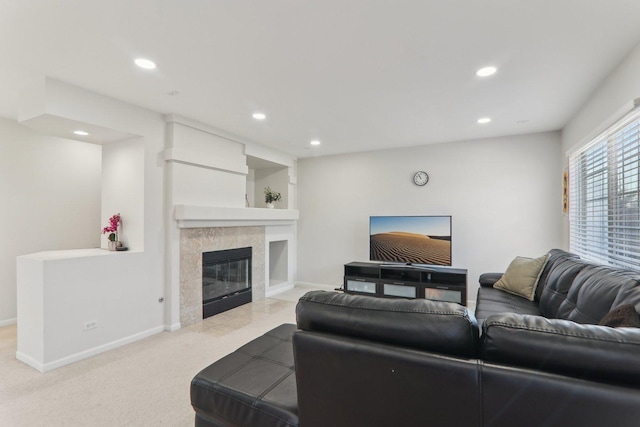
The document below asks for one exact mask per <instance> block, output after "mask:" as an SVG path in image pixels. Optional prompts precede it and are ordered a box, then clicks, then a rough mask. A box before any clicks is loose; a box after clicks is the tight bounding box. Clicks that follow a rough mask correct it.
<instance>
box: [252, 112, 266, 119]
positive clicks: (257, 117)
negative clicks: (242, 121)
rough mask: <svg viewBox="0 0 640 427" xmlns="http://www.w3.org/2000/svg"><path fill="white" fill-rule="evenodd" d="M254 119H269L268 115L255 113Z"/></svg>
mask: <svg viewBox="0 0 640 427" xmlns="http://www.w3.org/2000/svg"><path fill="white" fill-rule="evenodd" d="M252 117H253V118H254V119H256V120H264V119H266V118H267V115H266V114H264V113H253V116H252Z"/></svg>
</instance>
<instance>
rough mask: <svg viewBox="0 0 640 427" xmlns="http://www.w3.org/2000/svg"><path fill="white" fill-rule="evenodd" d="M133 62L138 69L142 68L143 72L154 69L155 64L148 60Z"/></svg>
mask: <svg viewBox="0 0 640 427" xmlns="http://www.w3.org/2000/svg"><path fill="white" fill-rule="evenodd" d="M134 62H135V63H136V65H137V66H138V67H140V68H144V69H145V70H153V69H154V68H156V63H155V62H153V61H151V60H149V59H144V58H138V59H136V60H135V61H134Z"/></svg>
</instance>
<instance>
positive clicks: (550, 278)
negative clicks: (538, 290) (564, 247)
mask: <svg viewBox="0 0 640 427" xmlns="http://www.w3.org/2000/svg"><path fill="white" fill-rule="evenodd" d="M593 268H594V265H593V264H590V263H589V262H587V261H584V260H581V259H575V258H572V257H563V258H560V259H557V260H555V262H554V264H553V268H552V269H551V270H550V271H549V272H548V275H547V277H546V278H545V281H544V282H538V285H539V286H542V287H543V289H542V294H541V296H540V313H541V314H542V315H543V316H545V317H549V318H556V317H558V309H559V308H560V305H562V303H563V302H564V301H565V300H566V299H567V295H568V294H569V289H571V286H572V285H573V282H574V280H575V279H576V276H578V274H580V273H581V272H582V271H583V270H586V271H585V274H586V275H588V274H589V272H590V271H591V270H592V269H593ZM596 323H597V322H596Z"/></svg>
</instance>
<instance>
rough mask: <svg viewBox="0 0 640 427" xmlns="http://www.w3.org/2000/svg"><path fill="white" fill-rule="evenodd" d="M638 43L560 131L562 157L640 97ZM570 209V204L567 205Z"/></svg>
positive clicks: (565, 232)
mask: <svg viewBox="0 0 640 427" xmlns="http://www.w3.org/2000/svg"><path fill="white" fill-rule="evenodd" d="M639 76H640V44H638V45H637V46H636V47H635V48H634V49H633V50H632V51H631V52H630V53H629V55H628V56H627V57H626V59H625V60H624V61H623V62H622V63H621V64H620V65H618V67H616V69H615V70H614V71H613V72H612V73H611V74H610V75H609V76H607V78H606V79H605V80H604V81H603V82H602V84H601V85H600V86H599V87H598V88H597V89H596V90H595V91H594V92H593V94H592V95H591V97H590V98H589V100H588V101H587V102H586V103H585V104H584V105H583V106H582V108H581V109H580V110H579V111H578V112H577V113H576V114H575V115H574V116H573V118H572V119H571V120H570V121H569V123H567V125H566V126H565V127H564V129H563V131H562V153H561V154H562V161H563V163H562V164H563V167H564V166H566V165H567V153H568V152H569V151H571V150H575V149H576V148H577V147H580V146H581V145H584V144H586V143H587V142H589V141H590V140H591V139H592V138H594V137H595V136H597V135H598V133H600V132H602V131H603V130H604V129H606V128H607V127H608V126H609V125H611V124H612V123H613V122H615V121H616V120H618V119H619V118H620V117H622V116H623V115H624V114H626V113H627V112H628V111H629V109H630V108H631V107H632V105H633V100H635V99H637V98H640V77H639ZM569 209H571V207H569ZM568 230H569V221H568V218H565V221H564V222H563V232H562V235H563V239H564V245H565V246H567V247H568V246H569V243H568V241H569V231H568Z"/></svg>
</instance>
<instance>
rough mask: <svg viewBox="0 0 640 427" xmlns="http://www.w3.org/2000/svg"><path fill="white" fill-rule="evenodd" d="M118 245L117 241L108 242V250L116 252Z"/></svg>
mask: <svg viewBox="0 0 640 427" xmlns="http://www.w3.org/2000/svg"><path fill="white" fill-rule="evenodd" d="M117 245H118V242H116V241H114V240H108V241H107V248H108V249H109V250H110V251H115V250H116V247H117Z"/></svg>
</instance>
